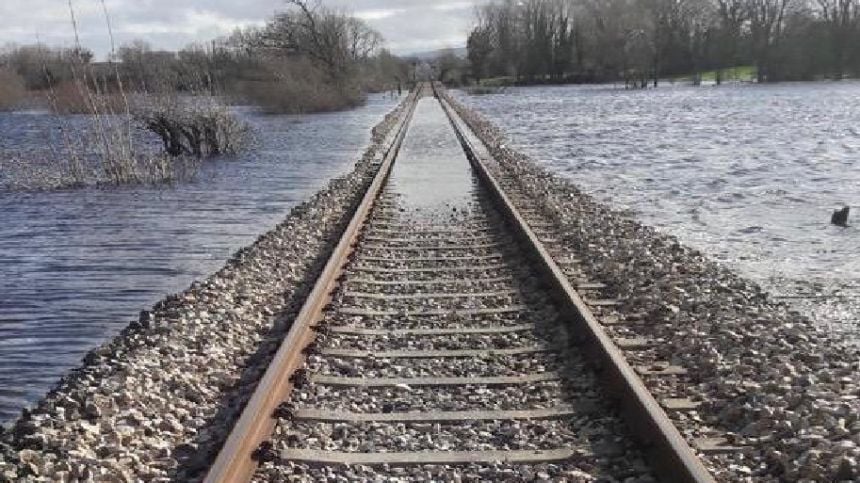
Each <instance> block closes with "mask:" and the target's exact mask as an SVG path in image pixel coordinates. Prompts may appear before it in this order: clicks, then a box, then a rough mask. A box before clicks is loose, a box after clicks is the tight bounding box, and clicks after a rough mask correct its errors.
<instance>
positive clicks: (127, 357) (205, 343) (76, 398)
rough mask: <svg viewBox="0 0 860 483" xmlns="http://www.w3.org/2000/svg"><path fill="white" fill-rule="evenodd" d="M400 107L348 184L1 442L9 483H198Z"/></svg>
mask: <svg viewBox="0 0 860 483" xmlns="http://www.w3.org/2000/svg"><path fill="white" fill-rule="evenodd" d="M402 106H403V104H401V106H400V107H399V108H398V109H397V110H395V111H394V112H392V113H390V114H389V115H388V116H386V118H385V120H384V121H382V123H380V124H379V125H378V126H376V127H375V128H374V130H373V141H372V145H371V146H370V147H369V148H368V149H367V151H366V152H365V154H364V156H363V157H362V159H361V160H360V161H359V162H358V164H357V165H356V167H355V169H354V170H353V171H352V172H351V173H350V174H348V175H346V176H343V177H340V178H337V179H335V180H333V181H332V182H331V183H330V184H329V186H328V187H327V188H326V189H324V190H322V191H320V192H319V193H317V194H316V195H315V196H313V197H312V198H311V199H310V200H308V201H307V202H305V203H303V204H302V205H300V206H297V207H296V208H294V209H293V210H292V212H291V213H290V215H289V216H288V217H287V219H286V220H285V221H283V222H282V223H281V224H280V225H279V226H278V227H276V228H275V229H274V230H272V231H270V232H269V233H267V234H265V235H263V236H261V237H260V238H259V239H258V240H257V242H256V243H254V244H253V245H252V246H250V247H247V248H245V249H242V250H239V251H238V252H237V253H236V255H235V256H234V257H233V258H232V259H231V260H230V261H229V262H228V263H227V265H226V266H225V267H224V268H222V269H221V270H220V271H219V272H217V273H216V274H214V275H212V276H211V277H209V278H207V279H206V280H205V281H203V282H200V283H194V284H193V285H192V286H191V287H190V288H189V289H188V290H186V291H184V292H182V293H181V294H178V295H174V296H171V297H168V298H166V299H165V300H162V301H161V302H159V303H158V304H156V305H155V307H154V308H153V310H152V311H145V312H142V313H141V315H140V319H139V320H138V321H137V322H135V323H133V324H131V325H130V326H129V327H128V328H126V329H125V330H124V331H123V332H122V334H120V335H119V336H118V337H117V338H115V339H114V340H112V341H110V342H108V343H106V344H105V345H103V346H101V347H99V348H98V349H95V350H93V351H92V352H90V353H89V354H88V355H87V356H86V357H85V359H84V365H83V366H82V367H80V368H78V369H76V370H74V371H72V373H70V374H69V375H68V376H66V377H65V378H64V379H63V380H62V381H61V383H60V384H59V385H58V386H57V387H56V388H55V389H54V390H53V391H51V392H50V393H49V394H48V395H47V396H46V397H45V398H44V399H43V400H42V401H40V402H39V403H38V404H37V405H36V407H35V408H34V409H33V410H31V411H26V412H25V413H24V414H23V415H22V417H21V418H20V419H19V420H18V421H17V422H16V423H15V424H14V426H13V427H12V428H10V430H8V431H6V432H5V434H3V436H2V438H0V439H2V443H0V445H2V449H0V476H2V477H4V478H7V479H9V480H10V481H21V480H28V479H35V478H37V477H39V476H47V475H51V476H54V477H56V476H58V475H59V476H63V477H65V478H67V479H70V480H87V479H89V478H95V477H97V476H98V477H102V478H112V479H135V478H138V479H143V480H154V479H159V478H169V479H174V480H176V481H188V480H194V479H196V478H199V477H200V476H201V474H202V472H203V471H205V470H206V468H207V465H208V463H209V462H210V461H211V459H212V458H213V456H214V453H215V452H217V450H218V449H219V448H220V445H221V443H222V442H223V439H224V438H225V437H226V434H227V432H228V430H229V427H230V426H231V423H232V421H233V419H234V418H235V417H236V416H237V415H238V412H239V411H240V409H241V408H242V406H243V404H244V398H245V397H247V396H248V395H249V393H250V391H249V389H250V388H251V387H253V385H254V384H255V383H256V381H257V380H258V378H259V376H260V375H261V373H262V371H264V370H265V367H266V365H267V362H268V358H270V357H271V355H272V354H273V352H274V350H276V349H277V346H278V344H279V342H280V339H281V338H282V336H283V334H284V333H285V332H286V330H288V329H289V321H290V320H291V317H292V316H293V315H295V313H296V311H297V310H298V309H299V308H300V307H301V303H302V301H303V298H304V296H305V294H306V293H307V291H308V290H309V289H310V287H311V285H312V283H313V281H314V279H315V275H316V273H317V272H318V271H319V270H321V268H322V267H321V262H322V261H323V260H324V258H325V257H324V254H325V253H326V252H327V251H329V250H330V249H331V244H332V243H333V242H334V241H336V239H337V235H338V232H339V230H340V228H341V227H342V225H343V223H344V222H345V221H346V220H347V216H348V214H349V211H350V208H351V206H352V205H353V204H354V203H355V202H357V200H358V196H359V195H360V194H361V193H363V191H364V188H365V186H366V184H367V183H369V182H370V180H371V178H372V175H373V173H374V171H375V169H376V167H377V165H376V163H377V162H378V160H379V158H380V156H381V155H382V154H383V153H382V147H383V145H384V141H385V139H386V138H387V136H388V134H389V131H390V130H391V128H392V127H393V126H394V124H395V122H396V119H397V116H398V115H399V113H400V111H401V109H402Z"/></svg>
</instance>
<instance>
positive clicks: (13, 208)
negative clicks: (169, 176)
mask: <svg viewBox="0 0 860 483" xmlns="http://www.w3.org/2000/svg"><path fill="white" fill-rule="evenodd" d="M395 102H396V101H395V100H392V99H383V98H381V97H377V98H373V99H371V101H370V102H369V104H368V105H367V106H365V107H363V108H360V109H357V110H354V111H351V112H346V113H336V114H322V115H311V116H259V115H255V114H251V113H245V114H243V115H245V116H246V117H247V118H248V120H249V122H250V123H251V124H252V126H253V128H254V131H255V133H256V136H257V142H256V146H257V147H255V148H254V149H253V150H251V151H250V152H249V153H248V154H246V155H243V156H241V157H239V158H237V159H224V160H218V161H213V162H211V163H207V164H206V165H204V168H203V171H202V172H201V173H200V175H199V176H198V177H197V179H196V180H195V181H194V182H193V183H189V184H183V185H179V186H176V187H162V188H152V187H126V188H121V189H115V190H98V189H88V190H82V191H64V192H46V193H21V192H18V193H13V192H8V191H7V192H3V191H0V421H3V420H8V419H10V418H13V417H15V416H17V414H18V412H19V411H20V408H21V407H22V406H24V405H25V404H27V403H30V402H33V401H34V400H36V399H37V398H38V397H39V396H41V395H42V394H44V392H45V391H46V390H47V389H49V388H50V387H51V386H52V385H53V384H54V382H55V381H56V380H57V379H58V377H59V376H60V375H62V374H63V373H64V372H66V371H67V370H68V369H70V368H71V367H74V366H77V365H78V364H79V363H80V360H81V357H82V356H83V354H85V353H86V352H87V351H88V350H89V349H91V348H92V347H94V346H95V345H97V344H99V343H101V342H102V341H104V340H105V339H107V338H109V337H111V336H112V335H114V334H116V333H117V332H119V331H120V330H121V329H122V328H123V327H124V326H125V325H127V323H128V322H129V321H130V320H131V319H133V318H136V314H137V312H138V311H139V310H141V309H144V308H148V307H149V306H151V305H152V304H153V303H154V302H156V301H157V300H159V299H160V298H162V297H163V296H164V295H165V294H167V293H172V292H176V291H179V290H182V289H184V288H186V287H187V286H188V285H189V284H190V283H191V281H193V280H195V279H202V278H204V277H205V276H206V275H207V274H209V273H212V272H214V271H215V270H217V269H219V268H220V267H221V266H222V265H223V263H224V261H225V260H226V259H227V258H229V256H230V255H231V254H232V253H233V252H234V251H235V250H237V249H238V248H240V247H242V246H244V245H248V244H250V243H252V242H253V241H254V240H255V239H256V237H257V236H258V235H259V234H261V233H263V232H264V231H266V230H267V229H269V228H271V227H273V226H274V225H275V224H276V223H278V222H279V221H280V220H281V219H282V218H283V217H284V216H285V214H286V213H287V212H288V211H289V209H290V208H291V207H292V206H294V205H296V204H298V203H300V202H301V201H302V200H303V199H306V198H307V197H308V196H310V195H311V194H313V193H314V192H315V191H316V190H318V189H319V188H321V187H323V186H324V185H325V183H326V182H327V180H328V179H329V178H331V177H333V176H337V175H340V174H343V173H346V172H348V171H349V170H350V169H351V167H352V165H353V163H354V162H355V161H356V160H358V158H359V157H360V154H361V152H362V151H363V150H364V148H365V147H366V145H367V143H368V142H369V140H370V129H371V127H373V125H375V124H376V123H377V122H379V121H380V120H381V119H382V117H383V116H384V115H385V113H387V112H388V111H389V110H390V109H392V108H393V107H394V104H395ZM55 125H56V120H52V119H51V116H48V115H46V114H33V113H30V114H25V115H22V114H2V113H0V136H2V138H0V139H2V142H0V154H2V155H10V153H13V152H14V151H15V150H16V149H17V150H31V151H33V150H38V149H47V147H46V145H47V144H49V143H46V142H45V139H46V134H45V133H46V132H49V131H50V129H51V126H55ZM40 133H41V134H40ZM55 140H56V139H55Z"/></svg>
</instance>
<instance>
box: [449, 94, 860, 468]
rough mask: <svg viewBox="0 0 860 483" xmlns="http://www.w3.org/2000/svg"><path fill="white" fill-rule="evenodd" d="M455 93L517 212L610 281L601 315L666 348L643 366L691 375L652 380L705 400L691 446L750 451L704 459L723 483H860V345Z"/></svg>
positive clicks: (673, 392) (692, 422)
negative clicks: (538, 157) (625, 205)
mask: <svg viewBox="0 0 860 483" xmlns="http://www.w3.org/2000/svg"><path fill="white" fill-rule="evenodd" d="M445 97H446V98H447V100H448V102H449V103H450V104H451V105H452V107H454V108H455V110H456V111H457V112H458V113H459V114H460V116H461V117H462V118H463V119H464V121H465V122H466V123H467V124H468V125H469V126H470V127H471V129H472V131H473V132H474V134H475V135H476V136H477V137H478V138H480V140H481V141H483V143H484V145H485V146H486V148H487V150H488V151H489V153H490V154H491V155H492V157H493V159H494V160H495V161H494V162H492V163H490V169H491V171H492V172H493V173H494V175H495V176H496V177H497V178H498V179H499V180H500V182H501V183H502V184H503V185H504V186H505V187H506V189H507V190H509V191H510V193H509V194H512V198H513V199H514V200H515V203H516V204H517V205H518V207H519V208H520V209H530V210H534V212H535V213H540V214H541V216H542V217H543V219H546V220H549V221H550V222H551V225H553V226H554V228H549V229H548V230H547V231H548V232H550V234H552V236H553V237H555V238H558V239H561V240H563V241H564V246H563V247H562V249H563V253H565V254H571V253H573V254H575V255H576V256H577V257H578V258H579V259H580V260H581V264H580V266H579V267H578V273H579V272H581V273H584V274H586V275H587V276H588V277H589V278H590V279H591V280H593V281H596V282H602V283H604V284H606V285H607V292H609V293H611V296H612V297H614V298H616V299H617V300H618V301H619V302H620V304H619V305H618V306H617V307H615V308H613V309H611V310H607V311H605V314H601V316H603V315H611V316H613V317H617V318H620V319H621V320H622V322H625V323H626V324H627V325H626V326H625V327H624V329H623V330H624V331H625V332H626V333H627V336H630V335H636V336H641V337H647V338H648V339H650V340H652V341H655V342H654V344H653V346H652V347H651V348H650V349H649V351H648V352H646V353H645V354H643V355H641V357H642V358H645V359H648V358H650V359H651V360H653V361H657V360H661V361H666V362H670V363H671V364H674V365H678V366H681V367H683V368H685V369H686V370H687V371H688V375H687V376H685V377H671V378H645V383H646V385H647V386H648V387H649V389H650V390H651V391H652V392H653V393H654V394H655V396H658V397H659V396H666V397H689V398H691V399H694V400H697V401H700V402H702V403H703V405H702V406H701V407H700V408H699V409H698V410H697V411H693V412H692V413H679V414H675V415H674V420H675V423H676V424H677V425H678V427H679V429H680V430H681V432H682V433H683V434H685V435H686V436H687V437H688V440H689V441H690V442H691V443H692V442H693V441H692V440H694V439H696V438H699V437H709V438H714V437H718V438H724V439H725V441H726V444H727V445H728V446H732V447H737V448H739V450H736V451H729V452H725V453H703V459H704V461H705V463H706V465H707V466H708V467H709V468H710V469H711V470H712V472H713V474H714V475H715V476H716V478H717V479H718V480H719V481H798V480H807V481H857V480H858V479H860V466H858V461H860V354H858V350H857V348H856V346H852V345H849V344H845V343H843V342H842V341H840V340H836V339H835V337H833V336H831V335H830V334H828V333H826V332H825V331H824V330H822V329H821V328H820V327H818V326H817V325H816V324H815V323H814V321H812V320H810V319H809V318H807V317H805V316H803V315H801V314H798V313H796V312H794V311H792V310H791V309H790V308H789V307H787V306H786V305H784V304H781V303H775V302H773V301H771V300H770V299H769V297H768V295H767V294H766V293H764V292H763V291H762V290H761V289H760V288H759V287H758V286H757V285H756V284H754V283H752V282H750V281H748V280H746V279H744V278H742V277H739V276H738V275H736V274H735V273H733V272H732V271H730V270H728V269H726V268H725V267H722V266H720V265H718V264H716V263H714V262H713V261H712V260H710V259H709V258H708V257H707V256H705V255H703V254H702V253H700V252H698V251H696V250H694V249H690V248H688V247H685V246H683V245H681V244H680V243H679V242H678V241H677V239H675V238H674V237H672V236H669V235H667V234H664V233H660V232H657V231H656V230H654V229H653V228H650V227H647V226H644V225H642V224H641V223H639V222H637V221H635V220H634V219H632V218H631V217H630V216H628V215H625V214H622V213H619V212H616V211H614V210H613V209H612V208H611V207H610V206H607V205H605V204H602V203H600V202H598V201H596V200H595V199H594V198H592V197H591V196H589V195H587V194H585V193H583V192H582V191H581V190H580V189H579V188H578V187H577V186H576V185H575V184H574V183H573V182H572V181H570V180H568V179H566V178H563V177H561V176H559V175H555V174H553V173H551V172H549V171H548V170H546V169H544V168H543V167H541V166H540V165H539V164H538V163H537V162H535V161H534V160H532V159H530V158H528V157H527V156H525V155H523V154H521V153H519V152H517V151H516V150H514V149H512V148H510V147H508V141H507V140H506V139H505V137H504V135H503V134H502V133H501V132H500V131H499V130H498V129H497V128H496V127H495V126H493V125H492V123H491V122H489V121H488V120H486V119H485V118H484V117H482V116H481V115H480V114H479V113H477V112H475V111H473V110H471V109H469V108H468V107H466V106H464V105H463V104H461V103H460V102H458V101H457V100H456V99H453V98H452V97H451V96H450V95H447V94H446V95H445ZM556 253H559V252H558V250H556ZM613 327H614V326H613ZM612 330H618V329H615V328H613V329H611V330H609V331H610V332H611V331H612Z"/></svg>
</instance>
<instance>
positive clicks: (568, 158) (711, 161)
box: [459, 82, 860, 340]
mask: <svg viewBox="0 0 860 483" xmlns="http://www.w3.org/2000/svg"><path fill="white" fill-rule="evenodd" d="M459 97H460V99H461V100H463V101H465V102H466V103H467V104H469V105H471V106H473V107H476V108H478V109H479V110H480V111H481V112H483V113H484V114H485V115H487V116H488V117H489V118H490V119H491V120H492V121H493V122H494V123H496V125H498V126H499V127H501V128H502V129H504V130H505V131H506V133H507V134H508V135H509V139H510V140H511V143H512V145H513V146H514V147H516V148H518V149H520V150H522V151H524V152H526V153H527V154H529V155H530V156H532V157H533V158H534V159H535V160H537V161H538V162H540V163H543V164H544V165H545V166H546V167H548V168H549V169H550V170H552V171H554V172H556V173H559V174H561V175H564V176H567V177H569V178H570V179H571V180H573V181H574V182H575V183H576V184H578V185H579V186H580V187H582V188H583V189H585V190H586V191H587V192H589V193H591V194H593V195H595V196H596V197H597V198H598V199H601V200H603V201H606V202H608V203H609V204H610V205H612V206H613V207H614V208H616V209H623V210H628V211H630V212H631V213H632V214H633V215H634V216H635V217H637V218H638V219H640V220H641V221H643V222H645V223H647V224H650V225H652V226H655V227H657V228H658V229H660V230H661V231H663V232H665V233H670V234H672V235H675V236H677V237H678V238H679V239H681V240H682V241H683V242H685V243H686V244H688V245H692V246H694V247H696V248H699V249H701V250H702V251H704V252H706V253H708V254H709V255H710V256H711V257H712V258H714V259H716V260H718V261H720V262H722V263H724V264H727V265H729V266H731V267H733V268H734V269H736V270H737V271H739V272H740V273H741V274H743V275H745V276H747V277H749V278H751V279H753V280H755V281H757V282H759V283H760V284H761V285H762V286H763V287H765V288H766V289H768V290H769V291H771V292H772V293H773V294H774V296H775V297H778V298H780V299H782V300H785V301H786V302H788V303H791V304H793V305H794V306H795V307H796V308H797V309H799V310H800V311H802V312H804V313H806V314H808V315H810V316H811V317H812V318H813V319H814V320H817V321H819V322H820V323H821V324H822V326H824V327H825V328H827V329H829V330H832V331H834V332H836V333H838V334H840V335H842V334H844V335H845V336H849V337H850V338H853V339H854V340H860V325H858V324H860V322H858V320H860V83H857V82H833V83H797V84H779V85H772V86H758V85H739V86H722V87H700V88H695V87H672V86H667V87H661V88H659V89H656V90H647V91H625V90H624V89H618V88H613V87H612V86H565V87H532V88H516V89H510V90H508V91H506V92H505V93H502V94H495V95H487V96H467V95H465V94H462V93H461V94H459ZM846 205H850V206H852V209H853V213H852V218H853V220H854V226H851V227H848V228H840V227H836V226H832V225H831V224H830V216H831V213H832V212H833V211H834V210H835V209H837V208H841V207H842V206H846Z"/></svg>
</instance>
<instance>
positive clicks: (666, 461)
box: [433, 83, 715, 483]
mask: <svg viewBox="0 0 860 483" xmlns="http://www.w3.org/2000/svg"><path fill="white" fill-rule="evenodd" d="M433 90H434V93H435V94H436V97H437V99H438V100H439V102H440V103H441V104H442V107H443V109H444V110H445V112H446V113H447V115H448V119H449V121H450V122H451V125H452V126H453V127H454V131H455V132H456V135H457V138H458V139H459V141H460V144H461V145H462V147H463V150H464V151H465V153H466V156H467V157H468V159H469V162H470V163H471V165H472V167H473V168H474V170H475V172H476V174H477V175H478V177H479V179H480V180H481V181H482V182H483V184H484V185H485V186H486V187H487V188H488V191H489V193H490V197H491V198H492V199H493V200H494V201H495V202H496V205H497V207H498V208H499V210H500V212H501V213H502V215H503V217H504V218H505V221H506V222H507V223H508V224H509V225H510V226H511V228H512V229H513V230H514V232H515V234H516V235H519V238H520V239H521V240H522V241H523V242H524V243H523V246H524V247H525V248H526V250H527V251H528V252H529V255H531V257H532V258H534V259H535V261H536V262H537V263H536V264H535V265H534V267H535V269H536V270H537V271H539V272H541V274H542V275H543V276H544V279H545V280H546V281H547V282H548V285H549V287H550V288H551V289H552V290H551V292H552V295H553V296H554V299H555V302H556V303H557V304H558V306H559V309H560V311H561V313H562V314H564V315H566V316H567V319H568V320H570V321H571V322H572V323H573V325H574V327H575V329H576V331H577V334H582V335H583V336H584V337H583V338H582V339H583V342H584V344H583V349H584V350H585V351H586V352H587V353H588V354H589V355H590V356H592V357H593V358H594V360H596V361H599V362H600V363H601V364H600V367H601V368H602V369H603V370H604V372H605V373H606V375H607V376H608V377H607V378H606V379H607V380H606V381H605V382H607V383H609V385H610V389H611V391H612V393H613V395H614V396H616V397H617V399H618V401H619V403H620V406H621V414H622V416H623V417H624V418H625V420H626V422H627V424H628V426H629V427H630V429H631V430H632V431H633V433H634V436H635V437H636V438H637V439H638V440H639V442H640V443H641V444H642V445H643V449H644V451H645V453H646V455H647V456H648V457H649V460H650V463H651V464H652V466H653V467H654V470H655V471H656V472H657V474H658V475H660V476H661V477H662V478H664V479H665V480H666V481H673V482H695V483H705V482H708V483H711V482H714V481H715V480H714V477H713V476H712V475H711V474H710V472H709V471H708V470H707V468H706V467H705V466H704V464H703V463H702V461H701V459H700V458H699V457H698V456H697V454H696V453H695V451H694V450H693V449H692V448H691V447H690V445H689V444H688V443H687V441H686V440H685V439H684V437H683V436H682V435H681V433H680V432H679V431H678V428H677V427H676V426H675V425H674V423H672V421H671V419H669V416H668V415H667V414H666V412H665V411H664V410H663V408H662V407H661V406H660V404H659V403H658V402H657V400H656V399H655V398H654V396H653V395H652V394H651V393H650V391H648V389H647V388H646V386H645V384H644V383H643V382H642V380H641V379H640V378H639V376H638V375H637V374H636V371H635V370H634V369H633V367H631V365H630V364H629V363H628V362H627V359H626V358H625V356H624V354H623V352H622V351H621V350H619V348H618V347H617V346H616V345H615V344H614V343H613V341H612V339H611V338H610V337H609V335H608V334H607V333H606V332H605V331H604V330H603V328H602V327H601V325H600V322H598V320H597V318H596V317H595V316H594V314H593V313H592V312H591V310H590V309H589V308H588V305H587V304H586V303H585V301H584V300H583V298H582V297H581V296H580V295H579V294H578V293H577V291H576V290H575V289H574V287H573V285H572V284H571V283H570V282H569V281H568V279H567V277H566V276H565V275H564V273H563V272H562V270H561V268H559V266H558V264H556V262H555V261H554V260H553V258H552V256H551V255H550V253H549V251H547V249H546V247H545V246H544V244H543V243H542V242H541V241H540V239H539V238H538V236H537V235H536V234H535V232H534V231H533V230H532V229H531V228H530V227H529V224H528V222H526V220H525V218H523V216H522V214H521V212H520V210H518V209H517V208H516V206H515V205H514V204H513V202H512V201H511V199H510V198H509V197H508V196H507V194H505V191H504V190H503V188H502V186H501V185H500V184H499V182H498V180H497V179H496V178H495V177H494V176H493V174H492V173H491V172H490V171H489V169H488V168H487V166H486V165H485V163H484V161H483V160H482V159H481V156H480V155H478V154H477V150H476V149H475V146H473V144H472V141H470V140H469V136H467V132H469V127H468V126H467V125H466V123H465V122H464V121H463V120H462V119H461V118H460V116H459V115H458V114H457V113H456V112H455V111H454V109H453V108H452V107H451V106H450V105H449V104H448V102H447V101H446V100H445V99H444V98H443V96H440V95H439V91H438V88H437V86H436V84H435V83H434V84H433ZM476 139H477V137H476ZM478 142H480V140H478Z"/></svg>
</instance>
